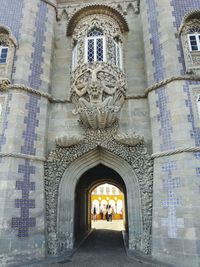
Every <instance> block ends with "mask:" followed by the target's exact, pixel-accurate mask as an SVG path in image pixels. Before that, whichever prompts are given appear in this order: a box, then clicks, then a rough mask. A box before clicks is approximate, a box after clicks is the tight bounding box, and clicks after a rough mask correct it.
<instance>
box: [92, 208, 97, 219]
mask: <svg viewBox="0 0 200 267" xmlns="http://www.w3.org/2000/svg"><path fill="white" fill-rule="evenodd" d="M92 214H93V221H94V222H95V221H96V219H97V209H96V206H94V207H93V211H92Z"/></svg>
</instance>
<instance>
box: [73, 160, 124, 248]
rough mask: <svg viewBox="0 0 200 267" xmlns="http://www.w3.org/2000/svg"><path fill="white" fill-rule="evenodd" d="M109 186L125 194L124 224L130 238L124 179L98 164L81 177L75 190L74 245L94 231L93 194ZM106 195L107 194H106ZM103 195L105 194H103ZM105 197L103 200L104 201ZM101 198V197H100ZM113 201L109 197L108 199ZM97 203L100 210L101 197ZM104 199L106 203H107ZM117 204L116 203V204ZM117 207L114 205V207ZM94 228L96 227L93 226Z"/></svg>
mask: <svg viewBox="0 0 200 267" xmlns="http://www.w3.org/2000/svg"><path fill="white" fill-rule="evenodd" d="M105 184H109V185H112V186H115V187H117V188H118V189H119V190H120V191H121V192H122V194H123V196H124V197H123V201H122V202H123V216H124V217H123V223H124V227H125V229H126V236H128V227H127V223H126V222H128V216H127V197H126V196H127V192H126V186H125V184H124V181H123V179H122V177H121V176H120V175H119V174H118V173H117V172H116V171H114V170H113V169H111V168H109V167H107V166H105V165H104V164H102V163H101V164H98V165H96V166H95V167H93V168H90V169H89V170H87V171H86V172H84V173H83V175H81V177H80V178H79V179H78V182H77V184H76V190H75V200H74V201H75V202H74V204H75V211H74V226H75V227H74V234H73V237H74V244H75V246H76V244H78V243H79V242H80V240H82V239H83V238H84V237H86V236H87V234H88V233H89V231H91V229H92V219H93V217H92V192H93V190H95V188H97V187H99V186H102V185H105ZM104 193H105V192H104ZM102 195H103V193H102ZM104 197H105V196H104ZM104 197H103V199H104ZM100 198H101V197H100ZM108 198H109V199H110V198H111V199H112V196H111V195H109V196H107V197H106V200H107V201H108ZM95 199H96V200H95V201H98V207H97V206H96V207H97V210H98V208H100V206H101V207H102V204H100V203H101V201H100V199H99V197H98V200H97V197H95ZM106 200H105V199H104V202H105V201H106ZM115 204H116V203H115ZM114 206H115V207H116V205H113V207H114ZM93 226H94V225H93Z"/></svg>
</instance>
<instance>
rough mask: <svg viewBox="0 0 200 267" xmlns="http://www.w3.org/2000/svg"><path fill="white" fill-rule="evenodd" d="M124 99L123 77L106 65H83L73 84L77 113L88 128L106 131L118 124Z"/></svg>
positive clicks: (73, 96) (73, 99)
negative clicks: (115, 123)
mask: <svg viewBox="0 0 200 267" xmlns="http://www.w3.org/2000/svg"><path fill="white" fill-rule="evenodd" d="M124 96H125V82H124V79H123V75H120V73H119V72H118V73H117V72H115V71H114V70H113V69H112V68H110V69H109V65H107V64H105V63H104V64H102V63H96V64H93V65H92V66H91V67H88V66H87V65H85V66H83V67H82V68H81V70H80V74H78V73H77V74H76V76H75V79H74V82H73V84H72V91H71V99H72V102H73V103H74V105H75V110H74V114H79V116H80V120H81V122H82V123H83V125H84V126H85V127H86V128H92V129H104V128H107V127H108V126H110V125H112V124H113V123H114V122H116V120H117V115H118V112H119V111H120V109H121V107H122V104H123V102H124Z"/></svg>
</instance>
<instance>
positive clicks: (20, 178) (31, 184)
mask: <svg viewBox="0 0 200 267" xmlns="http://www.w3.org/2000/svg"><path fill="white" fill-rule="evenodd" d="M0 6H1V8H0V23H1V24H3V25H5V26H8V27H9V28H10V29H11V31H12V33H13V35H14V36H15V37H16V38H17V41H18V47H17V48H16V55H15V61H14V67H13V81H12V82H13V83H19V84H22V85H26V86H30V87H33V88H34V89H37V90H41V91H45V92H47V91H48V90H49V85H50V69H51V64H50V62H51V54H52V40H53V24H54V19H55V10H54V8H53V7H52V6H50V5H48V4H47V3H45V2H44V1H42V0H35V1H34V3H33V1H32V0H27V1H23V0H7V1H3V0H0ZM1 96H4V97H5V101H4V104H3V112H2V116H3V118H2V122H1V125H0V152H1V153H14V154H25V155H28V156H36V157H40V158H42V157H44V156H45V134H46V114H47V102H48V101H47V99H45V98H43V97H40V96H37V95H34V94H29V93H26V92H24V91H10V92H8V93H0V97H1ZM43 175H44V171H43V161H35V160H29V159H20V158H18V157H15V158H13V157H3V158H2V157H0V188H4V191H3V192H4V193H3V194H1V197H0V199H1V201H0V215H1V216H0V218H1V219H0V222H2V223H1V225H2V228H1V231H0V237H1V239H2V240H4V241H5V242H3V243H4V244H8V246H7V245H5V247H2V248H0V251H1V252H2V253H3V252H4V251H7V252H13V251H14V248H17V249H19V251H20V249H21V250H24V253H26V251H28V250H30V249H35V251H36V250H37V252H36V253H37V254H38V255H41V256H42V254H43V255H44V235H43V234H42V233H43V231H44V207H43V204H44V199H43V198H44V190H43ZM0 191H1V189H0ZM5 199H9V201H7V202H5ZM36 218H37V219H36ZM11 229H12V231H11ZM32 233H34V235H32ZM16 237H18V239H15V238H16ZM24 237H29V239H28V241H27V239H24ZM6 240H7V242H6ZM17 242H18V243H17ZM0 246H1V245H0ZM37 247H38V248H37ZM39 248H40V249H39ZM42 248H43V249H42ZM33 254H34V251H33Z"/></svg>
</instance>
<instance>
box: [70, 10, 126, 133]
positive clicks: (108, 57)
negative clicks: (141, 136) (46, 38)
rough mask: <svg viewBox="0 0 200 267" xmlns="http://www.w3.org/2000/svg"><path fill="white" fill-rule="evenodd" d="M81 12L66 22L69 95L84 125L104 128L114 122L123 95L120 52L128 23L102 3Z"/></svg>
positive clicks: (123, 76) (124, 86)
mask: <svg viewBox="0 0 200 267" xmlns="http://www.w3.org/2000/svg"><path fill="white" fill-rule="evenodd" d="M81 11H82V12H81ZM81 11H80V12H79V11H78V12H77V13H76V14H75V15H74V17H73V16H72V18H71V20H70V22H69V25H68V34H71V37H72V75H71V96H70V98H71V100H72V102H73V103H74V105H75V110H74V113H75V114H78V115H79V116H80V121H81V123H83V125H84V126H85V127H89V128H93V129H99V128H100V129H104V128H106V127H109V126H110V125H112V124H114V123H115V122H117V120H118V117H117V116H118V113H119V111H120V109H121V107H122V105H123V102H124V98H125V91H126V85H125V74H124V71H123V69H122V67H123V57H122V51H123V39H124V32H125V31H127V30H128V26H127V24H126V21H125V19H124V18H123V16H122V15H121V14H120V13H119V12H118V11H116V10H114V9H113V8H110V7H106V6H104V5H97V6H93V7H92V6H89V7H87V8H85V9H84V8H83V9H81ZM69 26H70V27H69Z"/></svg>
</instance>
